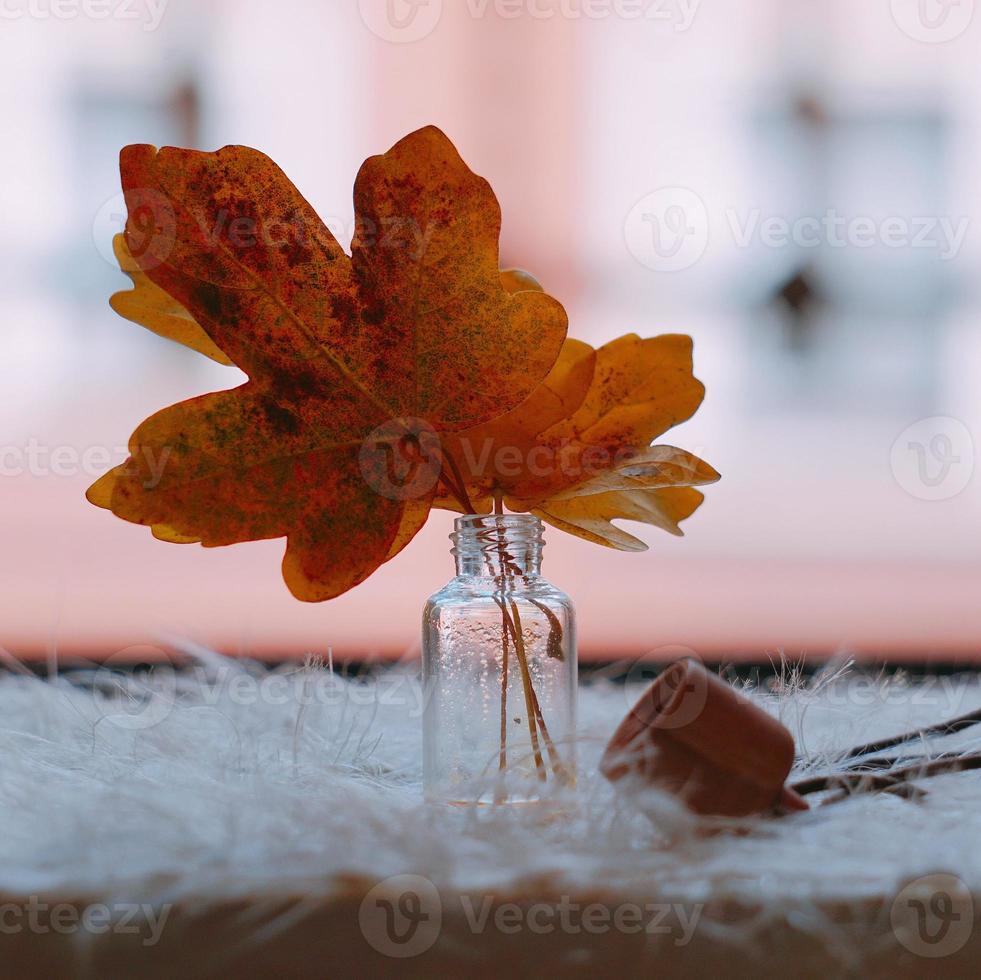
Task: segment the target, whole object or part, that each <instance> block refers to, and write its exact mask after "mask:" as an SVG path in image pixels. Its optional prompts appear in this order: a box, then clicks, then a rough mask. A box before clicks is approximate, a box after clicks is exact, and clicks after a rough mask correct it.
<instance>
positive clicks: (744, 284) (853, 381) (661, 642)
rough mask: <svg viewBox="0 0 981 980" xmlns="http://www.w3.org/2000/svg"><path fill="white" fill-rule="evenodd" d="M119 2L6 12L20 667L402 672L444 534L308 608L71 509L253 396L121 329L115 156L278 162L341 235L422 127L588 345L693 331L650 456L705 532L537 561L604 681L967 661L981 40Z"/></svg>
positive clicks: (449, 10) (972, 638) (817, 26)
mask: <svg viewBox="0 0 981 980" xmlns="http://www.w3.org/2000/svg"><path fill="white" fill-rule="evenodd" d="M962 7H963V8H964V9H967V10H968V14H969V15H970V13H972V12H973V4H972V3H967V4H965V5H962ZM635 8H636V9H639V10H640V12H641V15H640V16H639V17H634V16H633V15H632V14H631V13H630V11H632V10H634V9H635ZM122 9H123V8H121V7H119V6H118V5H117V4H111V5H110V8H109V14H108V16H106V17H104V18H99V19H97V18H96V17H95V16H93V15H92V14H91V12H90V11H89V8H88V6H87V5H86V0H78V3H77V4H76V5H75V7H71V6H70V5H69V6H68V7H66V8H64V10H68V11H69V13H71V11H72V10H74V11H75V16H57V17H56V16H55V15H54V14H53V13H52V12H51V9H50V8H49V7H44V6H43V5H42V6H41V7H38V6H37V5H35V6H34V7H32V8H31V9H29V8H28V4H27V2H26V0H24V2H23V3H22V4H21V3H19V0H12V2H11V3H9V4H8V5H7V6H6V7H5V11H6V13H5V17H4V22H3V24H2V26H0V82H2V85H3V89H4V91H5V92H6V93H7V97H6V99H5V100H4V103H3V105H2V107H0V127H2V132H3V143H2V145H3V157H2V159H3V164H2V167H3V179H2V185H0V207H2V213H3V223H2V231H0V286H2V294H0V322H2V333H0V383H2V391H3V395H2V398H3V416H2V418H3V425H2V429H0V451H2V453H3V455H2V457H0V466H2V475H0V548H2V551H0V576H2V578H0V645H2V646H3V647H5V648H6V649H8V650H10V651H11V652H12V653H15V654H17V655H26V654H31V653H44V652H45V651H51V650H58V651H61V652H63V653H66V654H67V653H73V652H85V653H98V654H108V653H113V652H115V651H118V650H120V649H124V648H129V647H132V646H134V645H139V644H161V643H165V642H166V640H167V638H173V637H188V638H192V639H194V640H197V641H200V642H203V643H210V644H215V645H218V646H220V647H221V648H222V649H225V650H229V651H233V652H234V651H242V652H254V653H256V652H257V653H263V654H266V655H284V656H285V655H295V654H302V653H305V652H308V651H309V652H314V653H320V654H323V653H326V651H327V650H328V648H330V649H332V650H333V652H334V655H335V656H340V657H344V656H352V657H363V656H374V655H397V654H403V653H406V652H412V651H414V650H417V648H418V642H419V640H418V632H419V617H420V611H421V607H422V604H423V602H424V600H425V598H426V596H427V595H428V594H429V593H430V592H432V591H434V590H435V589H437V588H439V587H440V586H441V585H442V584H443V583H444V582H445V580H446V579H447V578H449V576H450V574H451V570H452V564H451V559H450V556H449V543H448V541H447V539H446V535H447V534H448V533H449V530H450V525H451V517H450V515H447V514H441V513H434V515H433V517H432V519H431V521H430V523H429V525H428V526H427V527H426V529H425V530H424V531H423V532H422V533H421V534H420V535H419V536H418V538H417V539H416V540H415V541H414V542H413V543H412V544H411V545H410V546H409V548H408V549H407V550H406V551H405V552H404V553H403V554H402V555H401V556H400V557H399V558H397V559H396V560H395V561H394V562H392V563H390V564H389V565H387V566H385V567H384V568H382V569H381V570H380V571H379V572H378V573H377V574H375V575H374V576H373V577H372V578H371V579H369V581H368V582H367V583H365V584H364V585H362V586H361V587H359V588H358V589H356V590H355V591H354V592H352V593H349V594H348V595H346V596H344V597H342V598H341V599H338V600H336V601H334V602H331V603H328V604H321V605H314V606H310V605H305V604H301V603H298V602H296V601H295V600H293V599H292V598H291V597H290V596H289V594H288V592H287V591H286V588H285V586H284V585H283V584H282V581H281V579H280V573H279V562H280V558H281V556H282V550H283V543H282V542H277V541H273V542H261V543H256V544H249V545H239V546H236V547H233V548H229V549H217V550H204V549H201V548H198V547H179V546H171V545H165V544H162V543H160V542H157V541H154V540H153V539H152V538H151V537H150V534H149V532H148V531H146V530H144V529H141V528H137V527H134V526H132V525H128V524H124V523H122V522H120V521H118V520H116V519H114V518H113V517H111V516H110V515H109V514H107V513H106V512H104V511H99V510H96V509H95V508H93V507H91V506H90V505H88V504H87V503H86V502H85V500H84V499H83V493H84V490H85V487H86V486H87V485H88V484H89V483H90V482H91V481H92V479H94V477H95V476H97V475H98V474H99V473H100V472H102V471H103V470H104V469H106V468H108V466H109V465H110V463H115V462H119V461H121V458H122V457H123V455H124V452H123V447H124V446H125V444H126V440H127V438H128V437H129V435H130V432H131V431H132V429H133V428H134V427H135V426H136V424H137V423H138V422H139V421H141V420H142V419H143V418H144V417H146V416H147V415H149V414H150V413H152V412H153V411H155V410H157V409H158V408H161V407H163V406H165V405H168V404H170V403H172V402H174V401H177V400H179V399H181V398H185V397H189V396H191V395H194V394H197V393H200V392H204V391H208V390H214V389H215V388H219V387H231V386H233V385H235V384H237V383H238V381H239V380H240V375H239V374H238V373H237V372H236V371H235V370H232V369H223V368H221V367H219V366H217V365H214V364H211V363H210V362H208V361H206V360H205V359H203V358H200V357H198V356H196V355H194V354H193V353H190V352H188V351H185V350H183V349H181V348H179V347H177V346H175V345H171V344H168V343H167V342H165V341H162V340H159V339H158V338H156V337H154V336H152V335H151V334H149V333H147V332H145V331H142V330H140V329H139V328H138V327H136V326H135V325H133V324H130V323H128V322H126V321H124V320H122V319H120V318H118V317H116V316H115V315H114V314H113V313H112V312H111V311H110V309H109V307H108V303H107V300H108V297H109V295H110V293H111V292H113V291H114V290H116V289H119V288H123V287H124V286H125V285H126V284H127V280H125V279H124V277H123V276H122V275H121V274H120V273H118V271H116V270H115V269H114V265H113V264H112V262H111V249H110V241H111V237H112V234H113V232H114V231H115V230H118V228H119V224H120V218H121V214H122V207H121V203H120V200H119V198H118V196H117V195H118V190H119V186H118V172H117V154H118V150H119V148H120V146H122V145H123V144H126V143H133V142H139V143H146V142H148V143H155V144H158V145H162V144H179V145H193V146H197V147H200V148H204V149H215V148H218V147H220V146H222V145H224V144H226V143H245V144H249V145H252V146H256V147H259V148H260V149H262V150H264V151H265V152H266V153H268V154H269V155H271V156H272V157H273V158H274V159H275V160H276V161H277V162H278V163H279V164H280V165H281V166H282V167H283V169H284V170H285V171H286V172H287V173H288V174H289V175H290V177H291V178H292V179H293V181H294V182H295V183H296V184H297V186H298V187H299V188H300V190H301V191H302V192H303V193H304V194H305V195H306V196H307V197H308V198H309V199H310V200H311V202H312V203H313V204H314V206H315V207H317V209H318V210H319V212H320V214H321V215H322V216H323V217H324V219H325V220H326V221H328V223H329V224H330V226H331V228H332V230H334V231H335V234H336V235H337V236H338V238H339V239H341V241H342V242H344V243H345V244H346V243H347V242H348V241H349V239H350V234H351V225H352V221H353V213H352V205H351V187H352V183H353V180H354V176H355V173H356V171H357V168H358V166H359V164H360V162H361V161H362V160H363V159H364V158H365V157H366V156H368V155H370V154H372V153H376V152H381V151H383V150H385V149H387V148H388V147H389V146H390V145H391V144H392V143H393V142H394V141H395V140H397V139H398V138H399V137H401V136H402V135H404V134H406V133H408V132H409V131H411V130H413V129H416V128H418V127H420V126H422V125H425V124H427V123H435V124H436V125H438V126H440V127H441V128H442V129H444V130H445V131H446V133H447V134H448V135H449V136H450V137H451V139H453V140H454V142H455V143H456V144H457V146H458V148H459V149H460V151H461V153H462V155H463V157H464V159H466V160H467V162H468V163H469V164H470V166H471V167H472V168H473V169H474V170H476V171H477V172H478V173H480V174H482V175H484V176H486V177H487V178H488V179H489V180H490V181H491V183H492V185H493V187H494V188H495V190H496V192H497V194H498V197H499V199H500V201H501V204H502V207H503V212H504V233H503V241H502V264H503V265H505V266H508V265H518V266H522V267H524V268H527V269H529V270H531V271H532V272H534V273H535V274H536V275H537V276H538V278H539V279H540V280H541V281H542V282H543V283H544V284H545V285H546V287H547V288H548V289H549V291H550V292H552V293H554V294H555V295H557V296H558V297H559V298H560V299H562V300H563V302H564V303H565V305H566V307H567V309H568V312H569V315H570V321H571V328H570V332H571V334H572V335H574V336H576V337H580V338H582V339H584V340H588V341H590V342H592V343H601V342H603V341H605V340H608V339H611V338H613V337H615V336H618V335H620V334H622V333H626V332H630V331H636V332H639V333H642V334H647V335H652V334H656V333H660V332H668V331H672V332H676V331H680V332H686V333H690V334H691V335H692V336H693V337H694V339H695V366H696V374H697V375H698V377H700V378H701V379H702V380H703V381H704V382H705V384H706V386H707V389H708V395H707V398H706V400H705V404H704V406H703V407H702V409H701V410H700V411H699V413H698V414H697V416H696V417H695V418H694V419H693V420H691V421H690V422H688V423H686V424H685V425H683V426H682V427H680V428H679V429H676V430H674V431H673V432H671V433H670V434H669V435H668V437H666V439H665V440H663V441H667V442H670V443H673V444H676V445H681V446H684V447H686V448H688V449H691V450H693V451H695V452H697V453H698V454H699V455H701V456H703V457H704V458H706V459H707V460H709V461H710V462H711V463H712V464H713V465H715V466H716V468H717V469H719V470H720V471H721V472H722V474H723V480H722V482H721V483H720V484H718V485H716V486H713V487H709V488H707V500H706V503H705V504H704V505H703V507H702V509H701V510H700V511H699V512H698V513H697V514H696V515H695V516H694V517H693V518H692V519H691V520H690V521H689V522H688V523H687V524H686V531H687V536H686V537H685V538H683V539H674V538H670V537H668V536H667V535H664V534H660V533H658V532H656V531H654V530H653V529H646V528H645V529H643V530H641V531H640V534H641V535H642V536H644V537H645V539H646V540H647V541H648V542H649V544H650V545H651V550H650V551H649V552H647V553H645V554H642V555H631V554H621V553H617V552H613V551H609V550H606V549H600V548H597V547H596V546H593V545H589V544H586V543H584V542H581V541H578V540H573V539H568V540H565V539H563V538H562V537H561V536H560V535H559V533H558V532H555V531H551V532H549V533H548V535H547V542H548V544H547V549H546V552H545V569H544V570H545V572H546V574H547V575H548V576H549V577H550V578H551V579H552V580H553V581H555V582H556V583H557V584H558V585H560V586H561V587H563V588H565V589H566V591H568V592H569V593H570V594H572V596H573V597H574V598H575V599H576V601H577V605H578V611H579V617H580V630H581V632H580V639H581V647H582V651H583V654H584V656H587V657H589V656H592V657H601V658H608V657H619V656H627V655H633V654H637V653H642V652H652V653H654V654H655V655H656V654H657V651H658V650H659V649H661V648H664V647H667V646H671V645H685V646H689V647H691V648H693V649H694V650H695V651H696V652H698V653H700V654H702V655H703V656H706V657H709V656H731V657H739V656H746V655H752V656H760V655H768V654H769V655H774V654H777V653H779V652H780V651H783V652H785V653H787V654H788V655H791V656H797V655H800V654H802V653H814V654H818V653H821V654H827V653H833V652H840V651H849V652H856V653H859V654H875V655H888V656H894V657H910V658H922V657H929V656H941V657H945V658H946V657H952V656H972V655H974V654H976V653H977V652H978V651H979V638H981V601H979V596H981V533H979V526H981V522H979V517H981V504H979V495H978V477H977V475H976V473H975V472H974V449H975V447H974V442H975V438H976V436H975V434H976V433H978V432H979V431H981V430H979V423H981V370H979V369H981V331H979V327H978V298H979V297H978V285H977V284H978V281H979V277H978V275H977V271H976V270H977V269H978V268H981V232H979V228H978V218H979V216H981V191H979V190H978V182H977V176H976V175H977V173H978V172H979V169H981V95H979V91H981V90H979V85H978V83H979V72H981V68H979V66H981V58H979V44H981V17H978V18H973V17H971V16H968V17H967V19H966V20H963V19H962V21H956V18H963V10H961V11H955V12H954V13H952V14H950V16H951V17H954V18H955V21H951V22H949V23H945V24H943V25H941V27H939V28H938V27H937V26H936V25H935V24H934V26H931V24H933V23H934V22H932V21H927V22H922V23H918V22H917V21H916V17H917V16H918V14H917V11H918V9H919V8H917V7H916V5H915V4H913V3H905V2H904V0H893V2H891V3H890V2H887V0H882V2H878V3H876V4H861V5H859V4H855V3H853V2H852V3H849V2H845V0H825V2H823V3H820V4H818V3H813V2H804V0H754V3H752V4H746V3H737V2H735V0H729V2H722V0H704V2H702V3H698V2H697V0H687V2H682V0H668V2H659V0H642V2H640V3H639V4H633V3H627V2H624V3H618V2H616V0H609V3H605V4H604V3H603V2H602V0H597V2H596V3H594V4H590V3H587V2H581V3H580V2H574V0H563V2H559V0H555V2H552V0H537V2H536V3H528V4H520V3H519V4H514V3H506V4H495V3H494V2H493V0H488V2H487V3H483V2H478V0H452V2H451V0H444V2H442V3H440V2H439V0H429V3H424V4H422V5H420V6H416V7H412V6H410V5H409V4H408V3H407V2H406V0H390V2H388V3H387V2H386V0H377V2H375V0H362V2H361V3H358V0H332V2H331V3H313V2H299V0H289V2H283V3H276V4H271V3H268V2H259V0H234V2H233V0H211V2H191V0H170V2H169V3H164V4H163V5H162V7H161V5H160V0H157V2H156V3H150V2H149V0H137V2H136V3H135V4H133V5H131V7H129V8H127V10H131V11H135V12H136V17H135V18H133V19H128V18H126V17H123V16H122ZM938 9H939V8H938ZM32 10H33V11H34V12H33V13H32ZM38 10H48V11H49V16H47V17H44V16H41V15H39V14H38V12H37V11H38ZM64 10H62V13H64ZM604 10H605V11H606V15H605V16H600V14H601V13H602V11H604ZM18 11H20V13H21V15H22V16H16V14H17V12H18ZM391 11H394V12H395V14H396V15H397V16H396V19H395V20H394V21H392V20H391V19H390V18H389V17H388V14H389V12H391ZM587 11H589V14H588V15H587ZM515 12H516V13H515ZM549 12H551V16H547V14H548V13H549ZM8 15H9V16H8ZM158 15H159V16H158ZM400 17H401V19H399V18H400ZM937 23H939V21H938V22H937ZM938 30H941V31H945V32H946V34H951V36H950V37H946V34H941V35H938V34H937V31H938ZM931 32H933V33H931ZM952 32H953V33H952ZM414 34H419V35H420V36H418V37H417V38H416V39H414V40H409V39H408V38H409V35H414ZM664 188H671V189H674V190H670V191H667V192H663V189H664ZM679 188H680V189H681V190H680V191H679V190H678V189H679ZM679 194H680V195H681V196H680V197H679ZM677 201H682V202H689V203H688V204H687V205H686V207H687V208H688V209H687V211H686V210H684V209H682V211H680V212H679V211H678V210H677V209H676V207H675V210H672V207H673V205H672V202H674V204H675V205H676V204H677ZM665 202H667V203H666V204H665ZM690 202H694V204H692V203H690ZM647 208H650V209H652V210H651V211H648V210H645V209H647ZM658 208H661V210H660V211H658ZM652 214H653V219H652V217H651V215H652ZM679 214H680V215H681V217H682V218H683V219H684V221H683V223H682V224H683V226H684V229H686V234H687V233H688V232H691V234H692V235H693V236H694V237H692V238H689V239H686V240H685V242H684V244H683V246H682V249H681V251H680V252H678V253H677V255H676V256H674V258H672V256H671V255H669V254H668V252H670V249H667V250H661V251H659V249H658V247H657V242H656V241H654V240H653V239H650V238H645V237H644V236H645V235H647V234H648V233H650V232H653V231H654V230H656V229H655V226H657V222H658V221H660V222H662V224H661V226H660V230H661V231H663V232H665V233H667V232H669V231H670V230H671V229H672V228H673V227H674V225H673V224H672V221H673V220H674V219H675V218H676V217H677V216H678V215H679ZM754 216H755V224H754ZM837 218H840V219H841V220H842V221H844V222H846V225H845V226H842V225H841V224H840V223H839V225H838V226H836V227H837V229H838V230H837V231H836V230H835V229H834V228H832V229H831V230H830V231H829V230H828V229H827V228H826V227H825V225H826V224H829V223H830V224H832V225H833V224H834V221H835V220H836V219H837ZM802 219H807V220H806V221H805V223H804V224H801V223H800V222H801V221H802ZM812 219H816V220H812ZM767 222H769V224H767ZM887 225H888V229H887ZM764 227H765V228H766V229H768V230H764ZM842 227H844V228H845V230H844V231H842V230H841V229H842ZM788 228H790V229H791V232H790V233H789V236H788V234H783V238H782V239H781V234H782V233H783V232H786V231H787V229H788ZM638 229H640V230H639V231H638ZM815 229H816V230H815ZM870 229H871V230H870ZM889 229H891V230H889ZM840 235H844V239H842V238H841V237H840ZM904 236H905V237H904ZM672 264H674V265H683V266H684V267H680V268H675V269H671V268H669V267H670V266H672ZM911 427H912V428H911Z"/></svg>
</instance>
